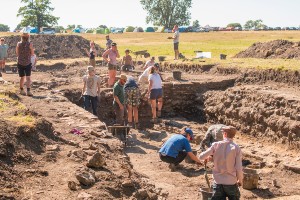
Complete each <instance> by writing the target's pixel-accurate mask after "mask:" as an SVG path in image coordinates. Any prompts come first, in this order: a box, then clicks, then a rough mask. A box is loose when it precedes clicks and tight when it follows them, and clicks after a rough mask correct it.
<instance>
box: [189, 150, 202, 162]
mask: <svg viewBox="0 0 300 200" xmlns="http://www.w3.org/2000/svg"><path fill="white" fill-rule="evenodd" d="M187 155H188V156H189V157H190V158H191V159H192V160H193V161H195V162H196V163H197V164H202V163H201V161H200V160H199V158H197V156H195V155H194V154H193V152H188V153H187Z"/></svg>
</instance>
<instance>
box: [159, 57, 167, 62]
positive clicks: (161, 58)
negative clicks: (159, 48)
mask: <svg viewBox="0 0 300 200" xmlns="http://www.w3.org/2000/svg"><path fill="white" fill-rule="evenodd" d="M165 58H166V57H165V56H158V60H159V61H160V62H162V61H165Z"/></svg>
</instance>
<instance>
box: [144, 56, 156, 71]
mask: <svg viewBox="0 0 300 200" xmlns="http://www.w3.org/2000/svg"><path fill="white" fill-rule="evenodd" d="M154 64H155V57H151V60H148V61H147V62H146V64H145V66H144V68H143V69H144V70H145V69H147V68H149V67H153V66H154Z"/></svg>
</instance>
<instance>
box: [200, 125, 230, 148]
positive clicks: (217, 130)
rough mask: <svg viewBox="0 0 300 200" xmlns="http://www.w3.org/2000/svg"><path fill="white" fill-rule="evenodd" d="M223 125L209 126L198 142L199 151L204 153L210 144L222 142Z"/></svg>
mask: <svg viewBox="0 0 300 200" xmlns="http://www.w3.org/2000/svg"><path fill="white" fill-rule="evenodd" d="M225 126H226V125H224V124H214V125H211V126H210V127H209V128H208V130H207V131H206V134H205V137H204V139H203V140H202V141H201V142H200V150H201V151H205V146H206V147H208V148H209V147H211V145H212V143H214V142H219V141H222V140H223V131H222V128H223V127H225Z"/></svg>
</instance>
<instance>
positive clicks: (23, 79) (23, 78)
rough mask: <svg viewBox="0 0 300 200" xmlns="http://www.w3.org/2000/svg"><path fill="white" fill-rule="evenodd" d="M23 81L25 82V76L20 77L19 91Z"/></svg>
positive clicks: (22, 86)
mask: <svg viewBox="0 0 300 200" xmlns="http://www.w3.org/2000/svg"><path fill="white" fill-rule="evenodd" d="M24 81H25V76H23V77H20V89H23V88H24Z"/></svg>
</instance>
